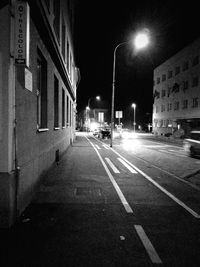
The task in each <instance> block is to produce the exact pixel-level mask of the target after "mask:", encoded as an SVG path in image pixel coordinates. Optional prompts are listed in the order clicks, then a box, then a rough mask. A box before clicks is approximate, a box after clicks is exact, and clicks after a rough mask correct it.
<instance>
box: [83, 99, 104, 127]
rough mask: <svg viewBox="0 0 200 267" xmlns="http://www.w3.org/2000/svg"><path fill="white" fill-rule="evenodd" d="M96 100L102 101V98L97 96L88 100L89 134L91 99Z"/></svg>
mask: <svg viewBox="0 0 200 267" xmlns="http://www.w3.org/2000/svg"><path fill="white" fill-rule="evenodd" d="M93 98H95V99H96V100H97V101H100V100H101V97H100V96H99V95H98V96H95V97H90V98H89V99H88V105H87V107H86V111H87V122H88V132H89V128H90V127H89V126H90V101H91V99H93Z"/></svg>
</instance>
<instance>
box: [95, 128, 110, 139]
mask: <svg viewBox="0 0 200 267" xmlns="http://www.w3.org/2000/svg"><path fill="white" fill-rule="evenodd" d="M98 137H99V138H102V139H104V138H110V137H111V130H110V128H101V130H100V131H99V134H98Z"/></svg>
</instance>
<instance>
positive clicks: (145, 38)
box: [110, 29, 149, 147]
mask: <svg viewBox="0 0 200 267" xmlns="http://www.w3.org/2000/svg"><path fill="white" fill-rule="evenodd" d="M132 42H133V46H134V48H135V49H136V50H137V51H138V50H140V49H144V48H145V47H146V46H147V45H148V44H149V31H148V30H147V29H144V30H143V31H141V32H138V33H137V34H136V35H135V38H134V39H133V41H132V40H131V41H127V42H123V43H119V44H118V45H117V46H116V47H115V49H114V55H113V82H112V105H111V137H110V147H112V143H113V129H114V103H115V63H116V51H117V49H118V48H119V47H121V46H123V45H126V44H130V43H132Z"/></svg>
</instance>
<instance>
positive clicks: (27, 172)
mask: <svg viewBox="0 0 200 267" xmlns="http://www.w3.org/2000/svg"><path fill="white" fill-rule="evenodd" d="M73 10H74V9H73V1H71V0H29V1H26V0H3V1H1V3H0V39H1V41H0V227H10V226H11V225H12V224H13V223H14V222H15V221H16V219H17V218H18V217H19V216H20V214H21V213H22V212H23V211H24V209H25V208H26V206H27V205H28V204H29V203H30V201H31V200H32V198H33V196H34V192H35V189H36V187H37V185H38V183H39V181H40V178H41V177H42V175H44V174H45V173H46V171H47V170H48V169H49V168H50V167H51V166H52V165H53V164H55V162H56V161H58V160H59V158H60V157H61V155H62V154H63V153H65V151H66V150H67V148H68V146H69V145H70V143H71V142H73V140H74V137H75V116H76V89H77V84H78V81H79V70H78V68H77V67H76V63H75V53H74V46H73V18H74V16H73Z"/></svg>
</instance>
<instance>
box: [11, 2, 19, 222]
mask: <svg viewBox="0 0 200 267" xmlns="http://www.w3.org/2000/svg"><path fill="white" fill-rule="evenodd" d="M15 5H16V0H10V65H9V80H11V87H12V119H13V129H12V131H13V146H12V147H13V150H14V153H13V157H14V159H13V167H12V169H14V170H13V171H14V177H15V184H14V210H13V213H14V214H12V218H11V224H12V223H13V222H14V221H16V219H17V218H18V214H19V212H18V186H19V173H20V168H19V166H18V158H17V154H18V153H17V119H16V97H15V94H16V84H15V77H16V68H15V63H14V53H15V52H14V51H15V46H14V45H15Z"/></svg>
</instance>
